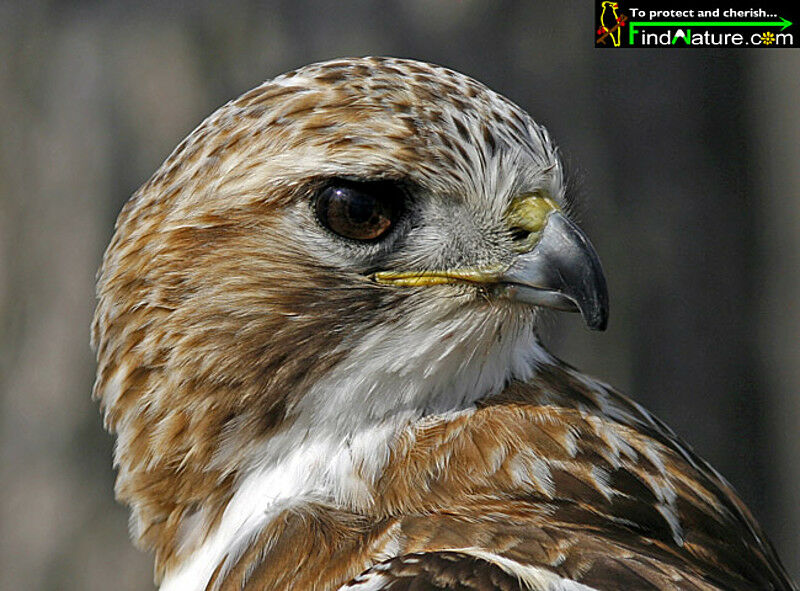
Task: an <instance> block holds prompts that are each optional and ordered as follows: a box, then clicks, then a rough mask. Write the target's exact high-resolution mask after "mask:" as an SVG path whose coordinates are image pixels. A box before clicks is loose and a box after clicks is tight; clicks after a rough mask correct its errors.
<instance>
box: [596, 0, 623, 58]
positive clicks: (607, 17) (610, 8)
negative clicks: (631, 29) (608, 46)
mask: <svg viewBox="0 0 800 591" xmlns="http://www.w3.org/2000/svg"><path fill="white" fill-rule="evenodd" d="M601 6H602V7H603V10H602V12H601V13H600V28H599V29H597V34H598V35H600V36H601V37H600V38H599V39H598V42H600V43H603V45H605V39H606V37H610V38H611V42H612V43H613V44H614V47H619V41H620V34H619V33H620V31H619V28H620V27H624V26H625V21H626V20H627V18H626V17H625V16H624V15H622V16H620V15H619V14H617V9H618V8H619V3H618V2H610V1H609V0H606V1H605V2H603V4H602V5H601Z"/></svg>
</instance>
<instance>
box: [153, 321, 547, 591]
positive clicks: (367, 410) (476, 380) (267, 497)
mask: <svg viewBox="0 0 800 591" xmlns="http://www.w3.org/2000/svg"><path fill="white" fill-rule="evenodd" d="M418 317H419V315H418ZM508 320H509V319H508V318H506V323H505V324H503V326H500V324H502V318H501V317H499V315H495V314H492V315H488V314H485V313H483V314H479V313H473V314H464V310H463V308H462V309H461V312H460V314H457V315H453V316H452V317H451V318H449V319H442V317H441V316H439V317H438V318H428V319H427V320H426V319H425V315H422V319H421V320H417V321H415V322H413V323H406V324H403V325H380V326H378V327H376V328H375V329H374V330H373V331H372V332H371V333H370V334H369V335H367V337H366V338H362V340H361V341H360V342H359V343H358V344H357V345H356V346H355V347H353V348H352V350H351V351H350V352H349V354H348V355H347V356H346V357H345V358H344V360H343V361H342V362H340V363H339V364H338V365H337V366H336V367H335V368H334V369H333V370H332V371H331V372H330V373H329V374H328V375H327V376H325V378H323V379H322V380H320V381H319V382H318V383H317V384H315V385H314V386H313V387H312V388H311V389H310V390H309V391H308V392H307V393H306V394H305V396H304V397H303V399H302V400H301V402H300V403H299V404H298V407H297V409H296V411H297V415H296V417H295V420H294V422H293V423H292V425H291V426H290V427H289V428H288V429H286V430H284V431H282V432H280V434H278V435H276V436H274V437H272V438H270V439H269V440H267V441H266V442H264V443H263V444H261V445H260V447H259V448H258V450H257V453H255V454H254V456H253V460H252V462H251V463H250V465H249V466H248V467H247V469H245V470H244V471H243V474H244V475H243V476H242V477H241V478H240V480H239V482H238V485H237V487H236V492H235V493H234V495H233V497H232V498H231V500H230V501H229V503H228V505H227V507H226V508H225V510H224V513H223V516H222V519H221V521H220V522H219V525H218V526H217V528H216V529H215V530H214V531H213V532H212V533H211V534H210V535H209V536H208V537H207V538H206V539H205V541H204V542H203V543H202V545H200V547H199V548H198V549H197V550H195V551H194V552H193V553H192V554H191V555H190V556H188V557H187V558H186V560H185V561H184V562H183V563H182V564H181V565H179V566H178V567H177V568H176V569H175V570H173V571H172V572H169V573H167V575H166V577H165V579H164V581H163V583H162V585H161V591H193V590H195V589H198V590H202V589H205V588H206V585H207V583H208V581H209V579H210V578H211V576H212V574H213V572H214V571H215V570H216V569H217V567H218V566H219V564H220V562H222V561H225V564H224V565H223V567H222V569H221V572H220V575H221V576H220V580H221V579H222V578H224V575H225V573H226V572H227V571H228V570H229V569H230V568H231V567H232V566H233V565H234V564H235V563H236V561H237V560H238V558H239V557H240V556H241V554H242V553H243V552H244V551H245V550H246V549H247V548H248V545H249V544H250V543H252V541H253V540H254V539H255V537H256V536H257V535H258V534H259V533H260V532H261V531H263V529H264V528H265V527H266V526H267V525H268V524H269V522H270V521H271V520H272V519H274V518H275V517H276V516H277V515H278V514H279V513H280V512H281V511H283V510H285V509H286V508H288V507H290V506H292V505H295V504H301V503H306V502H320V503H325V504H330V505H332V506H336V507H340V508H343V509H349V510H353V511H360V510H366V509H368V508H369V506H370V505H371V503H372V502H373V497H372V490H373V485H374V483H375V482H376V481H377V479H378V478H379V477H380V475H381V474H382V472H383V470H384V468H385V466H386V464H387V462H388V461H389V458H390V455H391V451H392V444H393V442H394V441H395V440H396V439H397V437H398V435H399V434H400V433H401V432H402V431H403V430H404V429H406V428H408V427H409V425H411V424H413V423H414V422H416V421H419V420H420V419H423V418H424V417H429V418H427V419H425V420H440V419H442V418H447V417H452V416H453V415H454V414H456V413H459V414H460V413H464V412H466V413H469V412H472V411H473V409H474V403H475V401H476V400H478V399H480V398H483V397H485V396H487V395H492V394H495V393H497V392H499V391H500V390H501V389H502V388H503V386H504V384H506V383H507V381H508V380H509V379H511V378H517V379H522V380H527V379H529V378H530V377H531V376H532V373H533V370H534V368H535V366H536V363H537V361H541V360H542V359H543V358H544V357H545V356H546V355H547V354H546V352H544V350H543V349H542V348H541V346H540V345H539V343H538V341H537V340H536V337H535V335H534V332H533V328H532V326H531V325H530V324H528V323H525V326H517V325H516V324H515V323H513V322H512V323H511V326H509V324H508ZM501 328H502V330H501ZM498 335H502V338H501V337H499V336H498ZM221 453H222V454H223V455H224V454H225V450H221ZM201 513H202V512H201ZM190 519H191V522H187V523H186V524H185V527H183V529H182V538H183V542H184V543H185V545H186V546H191V545H193V544H192V541H193V540H196V539H200V536H202V533H203V527H204V526H205V524H204V519H203V517H202V516H199V517H197V518H190Z"/></svg>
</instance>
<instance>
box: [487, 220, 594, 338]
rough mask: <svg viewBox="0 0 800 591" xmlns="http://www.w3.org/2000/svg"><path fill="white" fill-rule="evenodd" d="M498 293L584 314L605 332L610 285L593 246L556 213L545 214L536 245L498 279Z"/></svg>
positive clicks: (591, 325) (584, 236) (574, 227)
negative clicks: (607, 283)
mask: <svg viewBox="0 0 800 591" xmlns="http://www.w3.org/2000/svg"><path fill="white" fill-rule="evenodd" d="M499 279H500V281H499V283H498V285H497V290H498V292H500V293H502V294H504V295H505V296H507V297H510V298H511V299H514V300H517V301H520V302H526V303H528V304H534V305H536V306H542V307H544V308H554V309H556V310H565V311H567V312H580V313H581V315H582V316H583V320H584V322H586V326H588V327H589V328H590V329H592V330H605V328H606V325H607V324H608V287H607V285H606V278H605V275H604V274H603V267H602V266H601V265H600V258H599V257H598V256H597V251H595V249H594V247H593V246H592V243H591V242H589V239H588V238H587V237H586V234H584V233H583V232H582V231H581V229H580V228H578V226H576V225H575V224H574V223H572V222H571V221H570V220H569V219H568V218H567V217H566V216H565V215H563V214H562V213H561V212H559V211H558V210H555V209H554V210H552V211H551V212H550V213H548V214H547V217H546V221H545V222H544V226H543V227H542V229H541V231H540V235H539V240H538V241H537V242H536V245H535V246H534V247H533V248H532V249H531V250H529V251H528V252H524V253H522V254H519V255H517V257H516V258H515V259H514V261H513V262H512V263H511V265H510V266H509V267H508V268H507V269H506V270H505V271H504V272H503V273H502V274H501V275H500V277H499Z"/></svg>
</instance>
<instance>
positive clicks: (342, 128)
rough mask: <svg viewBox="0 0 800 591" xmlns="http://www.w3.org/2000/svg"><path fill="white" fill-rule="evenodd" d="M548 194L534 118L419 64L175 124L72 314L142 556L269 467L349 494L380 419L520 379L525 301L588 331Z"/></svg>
mask: <svg viewBox="0 0 800 591" xmlns="http://www.w3.org/2000/svg"><path fill="white" fill-rule="evenodd" d="M563 208H564V180H563V174H562V167H561V163H560V161H559V159H558V156H557V153H556V150H555V148H554V146H553V145H552V144H551V142H550V139H549V137H548V135H547V133H546V132H545V130H544V129H543V128H541V127H540V126H538V125H537V124H536V123H534V122H533V120H532V119H531V118H530V117H529V116H528V115H527V114H525V113H524V112H523V111H522V110H520V109H519V108H518V107H517V106H516V105H514V104H512V103H511V102H509V101H508V100H506V99H504V98H503V97H501V96H499V95H497V94H496V93H494V92H492V91H491V90H489V89H487V88H486V87H484V86H483V85H481V84H479V83H477V82H475V81H474V80H471V79H469V78H467V77H465V76H463V75H461V74H458V73H456V72H453V71H450V70H447V69H444V68H440V67H436V66H432V65H428V64H422V63H418V62H413V61H408V60H399V59H383V58H363V59H348V60H339V61H333V62H327V63H323V64H318V65H312V66H308V67H306V68H303V69H300V70H297V71H295V72H292V73H289V74H285V75H283V76H280V77H278V78H276V79H274V80H272V81H269V82H266V83H265V84H263V85H262V86H260V87H258V88H256V89H254V90H252V91H250V92H248V93H246V94H245V95H243V96H241V97H240V98H238V99H236V100H234V101H231V102H230V103H228V104H226V105H225V106H223V107H222V108H220V109H219V110H218V111H217V112H216V113H214V114H213V115H211V116H210V117H209V118H208V119H207V120H206V121H205V122H204V123H203V124H201V125H200V126H199V127H198V128H197V129H196V130H195V131H194V132H192V134H191V135H190V136H189V137H188V138H187V139H186V140H185V141H184V142H183V143H182V144H181V145H180V146H179V147H178V148H177V149H176V150H175V152H173V154H172V155H171V156H170V157H169V158H168V159H167V160H166V162H165V163H164V164H163V165H162V167H161V168H160V169H159V171H157V172H156V174H155V175H154V176H153V177H152V178H151V179H150V180H149V181H148V182H147V183H146V184H145V185H144V186H143V187H142V188H141V189H140V190H139V191H138V192H137V193H136V194H135V195H134V197H133V198H132V199H131V200H130V202H129V203H128V204H127V205H126V206H125V208H124V209H123V211H122V213H121V214H120V217H119V220H118V222H117V229H116V232H115V235H114V238H113V239H112V242H111V244H110V246H109V248H108V250H107V252H106V255H105V258H104V262H103V267H102V269H101V274H100V279H99V283H98V297H99V304H98V307H97V312H96V316H95V322H94V327H93V340H94V343H95V346H96V347H97V354H98V363H99V367H98V377H97V382H96V385H95V395H96V396H97V397H98V398H99V399H100V400H101V406H102V407H103V410H104V412H105V417H106V421H107V424H108V426H109V428H110V429H111V430H113V431H114V432H116V434H117V436H118V439H117V448H116V456H115V461H116V465H117V466H118V467H119V477H118V481H117V493H118V496H119V497H120V498H121V499H122V500H123V501H125V502H127V503H129V504H130V505H131V507H132V510H133V518H132V524H133V534H134V537H135V538H137V539H138V540H139V541H140V543H141V544H142V545H144V546H146V547H150V548H154V549H155V550H156V554H157V560H158V562H159V567H158V568H159V570H160V571H164V570H169V568H170V566H171V565H174V564H177V563H180V561H181V560H182V558H183V557H185V556H186V555H187V554H188V553H190V552H191V551H192V550H193V549H194V548H196V547H197V546H198V545H200V544H202V543H203V541H204V540H205V539H206V533H204V532H208V531H213V530H214V528H218V529H224V527H222V526H220V523H223V525H224V520H223V519H222V516H223V514H224V513H225V511H226V508H228V512H229V513H235V512H234V511H233V510H231V509H230V506H231V503H233V502H234V501H235V500H236V499H238V498H239V497H237V494H238V492H239V491H241V490H242V488H243V486H245V484H247V485H250V484H252V483H253V482H260V481H259V480H258V478H256V477H255V476H253V475H255V474H260V475H262V476H263V475H264V474H265V473H267V472H268V471H269V469H270V466H273V465H275V464H276V463H280V462H288V463H289V464H290V466H292V467H291V468H290V469H289V474H294V473H293V472H291V470H296V477H294V476H289V477H287V479H286V481H288V482H290V483H291V485H286V486H287V487H288V488H287V490H286V491H282V489H281V490H278V491H277V492H274V494H273V493H271V494H273V497H274V498H275V499H280V498H284V496H291V495H297V494H299V493H298V490H299V491H300V493H306V492H309V491H311V492H313V493H314V494H319V495H321V496H323V497H325V498H334V499H336V501H337V502H340V503H343V504H345V505H348V506H353V505H358V504H359V503H365V502H368V493H367V492H365V491H366V489H365V486H364V485H363V483H359V482H360V481H364V482H368V481H369V480H370V478H372V477H374V474H375V473H377V471H378V470H379V469H380V467H381V465H382V464H381V462H382V461H384V459H385V456H386V453H387V451H386V449H387V448H386V446H385V445H384V443H385V441H387V440H389V439H390V438H391V435H392V434H394V433H396V431H397V429H398V428H399V427H400V426H402V425H404V424H407V422H408V421H410V420H414V419H418V418H420V417H422V416H425V415H428V414H433V413H441V412H448V411H460V410H463V409H465V408H468V407H469V406H470V405H471V404H472V403H473V402H475V401H476V400H477V399H479V398H482V397H485V396H487V395H491V394H492V393H494V392H496V391H498V390H499V389H500V388H501V387H502V386H503V384H504V383H506V382H507V381H508V380H509V379H511V378H513V377H517V378H522V379H525V378H527V377H529V376H530V375H531V372H532V371H533V367H534V364H535V361H536V359H537V355H540V354H541V349H540V346H539V344H538V342H537V340H536V333H535V328H536V317H537V313H538V310H539V309H540V308H557V309H565V310H573V311H580V312H581V313H582V315H583V316H584V318H585V320H586V322H587V324H588V325H589V326H590V327H592V328H602V327H604V325H605V321H606V315H607V294H606V288H605V282H604V279H603V276H602V271H601V269H600V265H599V261H598V259H597V256H596V254H595V253H594V250H593V249H592V247H591V245H590V244H589V242H588V240H587V239H586V238H585V236H584V235H583V234H582V233H581V232H580V231H579V230H578V228H577V227H576V226H575V225H574V224H573V223H572V222H570V221H569V220H568V218H567V217H566V214H564V213H563V211H562V210H563ZM301 442H303V445H306V444H307V448H305V451H304V452H303V453H304V454H305V455H304V456H303V458H305V459H298V460H297V462H295V463H294V464H292V462H293V461H294V460H292V458H296V456H297V453H299V452H297V449H298V445H300V443H301ZM309 442H310V443H309ZM293 454H294V455H293ZM301 455H302V454H301ZM314 458H319V459H317V460H315V459H314ZM331 466H333V467H331ZM353 466H359V468H358V470H356V472H357V474H354V472H353ZM301 473H302V474H303V475H304V476H303V478H301V477H300V474H301ZM263 478H266V476H263ZM301 480H303V481H304V482H305V481H308V482H311V484H298V483H299V482H300V481H301ZM243 483H244V484H243ZM254 486H255V485H254ZM304 486H305V487H306V488H303V487H304ZM293 487H294V488H293ZM298 487H299V489H298ZM278 488H280V487H278ZM289 489H291V490H289ZM284 493H285V495H284ZM242 520H243V522H245V521H246V520H247V518H245V517H243V518H242ZM239 525H240V526H241V523H239Z"/></svg>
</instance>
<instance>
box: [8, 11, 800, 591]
mask: <svg viewBox="0 0 800 591" xmlns="http://www.w3.org/2000/svg"><path fill="white" fill-rule="evenodd" d="M592 10H593V8H592V5H591V3H589V2H580V3H579V2H557V1H554V0H551V1H538V2H532V1H530V0H498V1H492V2H490V1H488V0H486V1H479V0H460V1H443V0H442V1H425V0H405V1H402V2H401V1H397V2H372V1H367V0H362V1H359V2H350V3H339V2H328V3H312V2H296V1H289V0H285V1H274V2H243V1H242V2H226V3H214V2H188V1H186V2H155V1H154V2H147V3H136V4H134V3H126V2H121V1H117V2H88V1H87V2H80V3H72V2H54V1H53V2H36V1H31V2H24V3H23V2H9V1H4V2H3V1H0V134H1V136H0V137H2V142H0V483H1V484H0V588H2V589H31V590H44V589H54V590H55V589H58V590H73V589H74V590H78V589H80V590H94V589H97V590H100V589H109V588H114V589H120V590H127V589H147V588H152V582H151V566H150V559H149V557H146V556H144V555H142V554H140V553H139V552H137V551H136V550H134V549H133V547H132V546H131V545H130V543H129V541H128V538H127V531H126V518H127V517H126V511H125V510H124V509H123V508H121V507H118V506H117V505H115V504H114V502H113V492H112V487H113V472H112V470H111V450H112V442H111V439H110V437H108V436H107V435H106V434H104V432H103V431H102V427H101V421H100V418H99V416H98V413H97V409H96V408H95V405H94V404H93V403H92V402H91V400H90V391H91V383H92V378H93V372H94V365H93V357H92V354H91V351H90V350H89V346H88V333H89V330H88V326H89V322H90V318H91V314H92V310H93V306H94V297H93V283H94V273H95V270H96V268H97V266H98V264H99V261H100V257H101V254H102V251H103V249H104V247H105V244H106V243H107V241H108V239H109V238H110V235H111V232H112V227H113V221H114V218H115V217H116V214H117V212H118V210H119V208H120V207H121V205H122V203H123V202H124V201H125V200H126V199H127V198H128V196H129V195H130V194H131V193H132V192H133V191H134V190H135V189H136V188H137V187H138V185H140V184H141V183H143V182H144V181H145V180H146V179H147V177H148V176H149V175H150V174H151V173H152V172H153V171H154V170H155V169H156V167H157V166H158V165H159V164H160V162H161V161H162V160H163V159H164V158H165V157H166V156H167V154H168V153H169V152H170V151H171V149H172V148H173V147H174V146H175V145H177V143H178V142H179V141H180V140H181V139H182V138H183V137H184V136H185V135H186V134H187V133H188V132H189V131H190V130H191V129H192V128H193V127H194V126H195V125H196V124H197V123H199V122H200V121H201V120H202V119H203V118H204V117H205V116H206V115H208V114H209V113H210V112H211V111H212V110H213V109H215V108H216V107H217V106H218V105H220V104H222V103H223V102H225V101H226V100H228V99H230V98H232V97H234V96H236V95H238V94H240V93H242V92H244V91H245V90H247V89H249V88H251V87H252V86H255V85H256V84H258V83H260V82H261V81H262V80H263V79H265V78H269V77H272V76H274V75H276V74H279V73H281V72H283V71H286V70H288V69H291V68H294V67H297V66H300V65H303V64H305V63H308V62H311V61H317V60H323V59H328V58H331V57H335V56H343V55H365V54H389V55H399V56H405V57H415V58H418V59H423V60H427V61H433V62H438V63H441V64H444V65H447V66H450V67H452V68H454V69H456V70H460V71H463V72H465V73H467V74H470V75H472V76H474V77H476V78H477V79H479V80H481V81H483V82H485V83H486V84H488V85H489V86H490V87H492V88H494V89H495V90H497V91H499V92H501V93H503V94H505V95H507V96H508V97H510V98H511V99H512V100H514V101H515V102H517V103H519V104H520V105H522V106H523V107H524V108H525V109H527V110H528V111H529V112H530V113H531V114H532V115H533V116H534V118H536V119H537V120H538V121H540V122H541V123H544V124H545V125H547V126H548V128H549V129H550V131H551V133H552V134H553V136H554V137H555V138H556V140H557V141H558V143H559V144H560V145H561V148H562V152H563V154H564V155H565V157H566V160H567V162H568V164H569V165H570V169H571V171H572V177H573V186H574V187H575V189H576V195H577V201H578V206H577V209H578V214H579V217H580V218H581V220H582V223H583V225H584V226H585V227H586V229H587V231H588V232H589V234H590V236H592V237H593V240H594V242H595V246H596V247H597V249H598V251H599V252H600V254H601V256H602V258H603V261H604V265H605V268H606V273H607V275H608V278H609V283H610V289H611V298H612V318H611V324H610V328H609V330H608V331H607V332H606V333H604V334H590V333H588V332H586V331H584V330H583V329H582V328H581V327H580V323H579V322H578V321H577V320H576V319H575V318H572V317H570V318H564V317H561V318H558V319H557V320H555V321H554V322H553V323H552V326H551V327H550V329H549V330H548V331H547V335H548V338H547V340H548V341H549V342H550V343H551V345H552V347H553V349H554V350H555V351H556V352H557V353H558V354H559V355H560V356H562V357H564V358H565V359H567V360H568V361H569V362H570V363H572V364H574V365H577V366H578V367H581V368H582V369H584V370H585V371H587V372H590V373H592V374H594V375H595V376H597V377H599V378H601V379H603V380H605V381H608V382H610V383H611V384H613V385H615V386H616V387H617V388H619V389H621V390H623V391H625V392H627V393H629V394H631V395H632V396H634V397H635V398H637V399H638V400H639V401H640V402H642V403H643V404H644V405H645V406H647V407H649V408H650V409H651V410H653V411H655V412H656V413H657V414H658V415H659V416H660V417H661V418H663V419H664V420H665V421H666V422H667V423H668V424H670V425H671V426H672V427H673V428H674V429H675V430H676V431H677V432H678V433H679V434H680V435H682V436H683V437H685V438H686V439H687V440H688V441H689V442H691V443H692V444H693V445H694V447H695V449H696V450H697V451H698V452H699V453H700V454H701V455H702V456H704V457H705V458H706V459H708V460H709V461H710V462H711V463H712V464H714V465H715V466H716V467H717V468H718V469H719V470H720V471H721V472H722V473H723V474H724V475H725V476H726V477H727V478H728V479H729V480H730V481H731V482H732V483H733V484H734V486H735V487H736V488H737V489H738V490H739V492H740V493H741V495H742V496H743V497H744V499H745V500H746V501H747V503H748V504H749V505H750V506H751V508H752V509H753V511H754V512H755V513H756V515H757V516H758V517H759V519H760V520H761V521H762V523H763V525H764V526H765V528H766V529H767V531H768V532H769V533H770V535H771V537H772V539H773V541H774V543H775V545H776V547H777V548H778V551H779V553H780V554H781V555H782V557H783V559H784V561H785V562H786V564H787V566H788V567H789V569H790V571H791V572H793V573H794V574H795V576H797V575H798V574H800V552H798V550H797V549H798V548H800V508H799V507H800V502H798V501H800V498H799V497H800V494H799V493H798V485H799V484H800V438H798V428H800V402H799V401H798V395H797V394H798V392H799V391H800V345H799V343H800V304H798V302H800V171H799V168H800V167H798V163H800V109H798V107H797V105H798V103H800V54H799V53H798V52H797V50H755V51H747V50H716V51H705V50H686V51H677V52H676V51H669V50H620V51H616V50H615V51H597V50H594V49H593V46H592V43H593V37H592V32H593V30H594V25H593V18H594V16H593V12H592Z"/></svg>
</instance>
